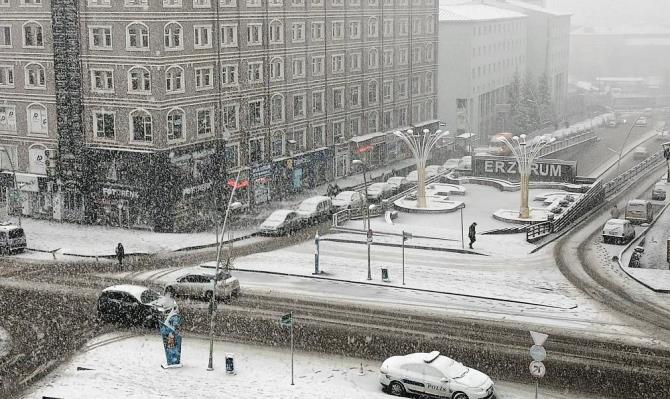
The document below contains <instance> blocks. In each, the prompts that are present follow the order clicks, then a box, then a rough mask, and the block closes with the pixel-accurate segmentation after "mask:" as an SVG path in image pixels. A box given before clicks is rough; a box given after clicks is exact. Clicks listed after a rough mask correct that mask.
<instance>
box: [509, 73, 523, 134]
mask: <svg viewBox="0 0 670 399" xmlns="http://www.w3.org/2000/svg"><path fill="white" fill-rule="evenodd" d="M507 101H508V103H509V104H510V115H509V121H507V126H508V130H509V131H511V132H513V133H518V132H519V125H518V123H517V122H518V118H519V112H520V111H519V109H520V108H521V78H520V77H519V71H518V70H517V71H516V72H514V76H513V77H512V82H511V83H510V84H509V86H507Z"/></svg>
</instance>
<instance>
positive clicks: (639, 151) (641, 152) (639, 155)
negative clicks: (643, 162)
mask: <svg viewBox="0 0 670 399" xmlns="http://www.w3.org/2000/svg"><path fill="white" fill-rule="evenodd" d="M648 156H649V153H648V152H647V149H646V148H645V147H637V148H636V149H635V151H633V158H634V159H645V158H646V157H648Z"/></svg>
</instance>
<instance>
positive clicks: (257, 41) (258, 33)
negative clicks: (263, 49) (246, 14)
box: [247, 24, 263, 46]
mask: <svg viewBox="0 0 670 399" xmlns="http://www.w3.org/2000/svg"><path fill="white" fill-rule="evenodd" d="M262 43H263V24H248V25H247V45H248V46H260V45H261V44H262Z"/></svg>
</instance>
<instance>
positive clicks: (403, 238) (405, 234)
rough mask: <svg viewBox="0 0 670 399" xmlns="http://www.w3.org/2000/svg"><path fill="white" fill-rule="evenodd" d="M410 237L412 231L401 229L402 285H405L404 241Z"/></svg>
mask: <svg viewBox="0 0 670 399" xmlns="http://www.w3.org/2000/svg"><path fill="white" fill-rule="evenodd" d="M410 238H412V233H408V232H406V231H405V230H403V231H402V285H405V241H407V240H408V239H410Z"/></svg>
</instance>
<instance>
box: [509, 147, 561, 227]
mask: <svg viewBox="0 0 670 399" xmlns="http://www.w3.org/2000/svg"><path fill="white" fill-rule="evenodd" d="M555 140H556V139H555V138H553V137H552V138H551V139H550V140H547V139H546V138H545V137H544V136H542V137H540V138H539V139H537V140H534V141H531V142H530V143H528V142H527V141H526V135H525V134H522V135H520V136H514V137H512V140H511V141H510V140H509V139H507V138H506V137H500V138H498V141H501V142H503V143H505V145H506V146H507V147H508V148H509V149H510V151H511V152H512V154H513V155H514V158H516V163H517V166H518V168H519V176H520V181H519V182H520V184H521V207H520V209H519V217H520V218H521V219H529V218H530V209H529V208H528V189H529V183H530V173H531V171H532V167H533V164H534V163H535V161H536V160H537V158H539V155H540V151H541V150H542V149H543V148H544V147H545V146H546V145H547V144H550V143H552V142H554V141H555Z"/></svg>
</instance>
